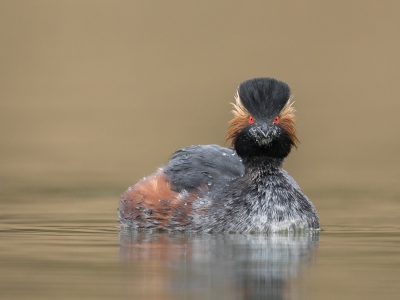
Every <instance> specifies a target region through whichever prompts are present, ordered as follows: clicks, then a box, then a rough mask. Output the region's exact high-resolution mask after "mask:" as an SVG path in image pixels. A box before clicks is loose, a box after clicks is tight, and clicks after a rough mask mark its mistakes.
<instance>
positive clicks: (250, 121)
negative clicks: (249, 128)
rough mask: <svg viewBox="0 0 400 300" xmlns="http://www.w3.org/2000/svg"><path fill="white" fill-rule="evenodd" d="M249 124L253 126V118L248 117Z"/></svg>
mask: <svg viewBox="0 0 400 300" xmlns="http://www.w3.org/2000/svg"><path fill="white" fill-rule="evenodd" d="M249 123H250V124H253V123H254V118H253V117H252V116H249Z"/></svg>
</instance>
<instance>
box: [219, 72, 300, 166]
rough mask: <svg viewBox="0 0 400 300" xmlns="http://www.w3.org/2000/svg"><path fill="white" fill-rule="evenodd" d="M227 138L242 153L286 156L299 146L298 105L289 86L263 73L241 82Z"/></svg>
mask: <svg viewBox="0 0 400 300" xmlns="http://www.w3.org/2000/svg"><path fill="white" fill-rule="evenodd" d="M235 98H236V103H234V104H233V106H234V109H233V110H232V113H233V115H234V118H233V119H232V120H231V121H230V127H229V131H228V136H227V140H228V141H230V142H231V143H232V146H233V147H234V148H235V150H236V152H237V153H238V155H239V156H241V157H254V156H268V157H274V158H285V157H286V156H287V155H288V154H289V153H290V151H291V149H292V147H293V146H294V147H297V145H298V144H299V140H298V138H297V136H296V127H295V123H294V121H295V116H294V112H295V109H294V107H293V102H292V101H291V95H290V88H289V86H288V85H287V84H286V83H284V82H282V81H279V80H276V79H273V78H268V77H263V78H254V79H250V80H246V81H244V82H242V83H241V84H240V85H239V88H238V90H237V93H236V96H235Z"/></svg>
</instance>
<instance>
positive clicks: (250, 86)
mask: <svg viewBox="0 0 400 300" xmlns="http://www.w3.org/2000/svg"><path fill="white" fill-rule="evenodd" d="M238 94H239V98H240V100H241V102H242V103H243V106H244V107H245V108H246V109H247V110H248V111H249V113H250V114H251V115H252V116H254V117H256V118H257V117H258V118H262V119H264V118H272V117H275V116H276V115H278V114H279V112H280V111H281V110H282V108H283V107H284V106H285V104H286V102H287V101H288V100H289V98H290V88H289V86H288V85H287V84H286V83H285V82H283V81H279V80H276V79H274V78H268V77H261V78H253V79H249V80H246V81H244V82H242V83H241V84H240V85H239V88H238Z"/></svg>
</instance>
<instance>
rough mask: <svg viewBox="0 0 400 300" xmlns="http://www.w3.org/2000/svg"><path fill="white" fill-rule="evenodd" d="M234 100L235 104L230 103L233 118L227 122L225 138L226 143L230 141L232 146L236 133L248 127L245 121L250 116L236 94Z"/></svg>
mask: <svg viewBox="0 0 400 300" xmlns="http://www.w3.org/2000/svg"><path fill="white" fill-rule="evenodd" d="M235 100H236V101H235V103H232V105H233V110H232V111H231V112H232V114H233V115H234V117H233V119H232V120H230V122H229V130H228V135H227V137H226V141H230V143H231V144H232V145H233V144H234V143H235V140H236V137H237V135H238V133H239V132H240V131H241V130H242V129H243V128H245V127H246V126H247V125H248V123H247V120H248V118H249V116H250V113H249V112H248V111H247V109H246V108H245V107H244V106H243V104H242V101H241V100H240V97H239V94H238V92H236V94H235Z"/></svg>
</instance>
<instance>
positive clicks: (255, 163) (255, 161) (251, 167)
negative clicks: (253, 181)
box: [242, 156, 283, 177]
mask: <svg viewBox="0 0 400 300" xmlns="http://www.w3.org/2000/svg"><path fill="white" fill-rule="evenodd" d="M242 162H243V165H244V167H245V174H253V175H255V174H257V175H259V176H261V177H263V176H268V175H271V174H273V173H275V172H277V171H278V170H279V169H281V168H282V164H283V158H275V157H268V156H252V157H243V158H242Z"/></svg>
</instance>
